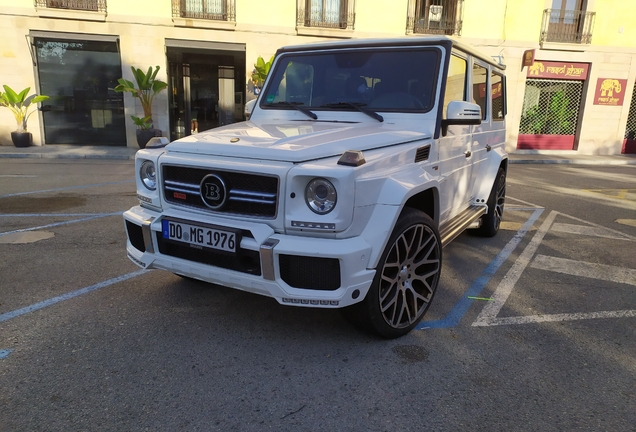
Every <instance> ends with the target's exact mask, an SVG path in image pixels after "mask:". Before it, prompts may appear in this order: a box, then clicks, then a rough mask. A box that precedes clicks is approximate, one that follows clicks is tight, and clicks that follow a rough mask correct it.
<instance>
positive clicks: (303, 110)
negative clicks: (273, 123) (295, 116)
mask: <svg viewBox="0 0 636 432" xmlns="http://www.w3.org/2000/svg"><path fill="white" fill-rule="evenodd" d="M300 105H303V103H302V102H288V101H280V102H275V103H266V104H263V106H266V107H290V108H294V109H297V110H298V111H300V112H301V113H303V114H305V115H306V116H307V117H311V118H312V119H314V120H318V116H317V115H316V114H315V113H313V112H312V111H310V110H308V109H307V108H303V107H302V106H300Z"/></svg>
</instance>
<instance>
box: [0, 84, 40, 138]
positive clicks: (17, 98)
mask: <svg viewBox="0 0 636 432" xmlns="http://www.w3.org/2000/svg"><path fill="white" fill-rule="evenodd" d="M3 87H4V93H3V92H0V106H3V107H6V108H9V110H11V112H12V113H13V116H14V117H15V121H16V123H17V126H18V129H17V131H18V132H26V130H27V120H29V117H31V114H33V113H34V112H35V110H31V112H29V107H30V106H31V105H35V104H37V103H39V102H43V101H45V100H47V99H48V98H49V97H48V96H45V95H39V96H38V95H36V94H32V95H31V96H27V95H28V94H29V90H31V87H27V88H25V89H24V90H22V91H21V92H20V93H17V92H15V91H14V90H13V89H12V88H11V87H9V86H8V85H4V86H3Z"/></svg>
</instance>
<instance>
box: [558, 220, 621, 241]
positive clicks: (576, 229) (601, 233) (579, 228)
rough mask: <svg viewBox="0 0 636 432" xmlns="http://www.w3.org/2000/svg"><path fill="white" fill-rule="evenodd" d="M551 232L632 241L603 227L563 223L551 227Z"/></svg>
mask: <svg viewBox="0 0 636 432" xmlns="http://www.w3.org/2000/svg"><path fill="white" fill-rule="evenodd" d="M552 231H558V232H562V233H567V234H578V235H586V236H594V237H604V238H609V239H615V240H632V239H630V238H629V237H627V236H626V235H625V234H623V233H618V232H616V231H614V230H611V229H609V228H605V227H595V226H589V225H574V224H565V223H555V224H554V225H552Z"/></svg>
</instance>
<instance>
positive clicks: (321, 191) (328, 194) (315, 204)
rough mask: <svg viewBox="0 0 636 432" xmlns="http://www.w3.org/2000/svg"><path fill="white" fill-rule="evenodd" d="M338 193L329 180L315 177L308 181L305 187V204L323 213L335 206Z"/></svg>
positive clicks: (318, 212)
mask: <svg viewBox="0 0 636 432" xmlns="http://www.w3.org/2000/svg"><path fill="white" fill-rule="evenodd" d="M337 197H338V194H337V193H336V188H335V187H334V186H333V184H331V182H330V181H329V180H325V179H323V178H316V179H313V180H312V181H310V182H309V184H308V185H307V188H306V189H305V201H306V202H307V206H309V208H310V209H311V211H313V212H314V213H317V214H319V215H325V214H327V213H329V212H330V211H331V210H333V209H334V207H335V206H336V200H337Z"/></svg>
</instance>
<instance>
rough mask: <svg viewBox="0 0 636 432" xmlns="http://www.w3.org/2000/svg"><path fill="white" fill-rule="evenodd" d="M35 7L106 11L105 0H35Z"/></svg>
mask: <svg viewBox="0 0 636 432" xmlns="http://www.w3.org/2000/svg"><path fill="white" fill-rule="evenodd" d="M35 7H39V8H44V7H45V8H53V9H72V10H83V11H95V12H106V0H35Z"/></svg>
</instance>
